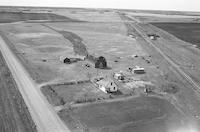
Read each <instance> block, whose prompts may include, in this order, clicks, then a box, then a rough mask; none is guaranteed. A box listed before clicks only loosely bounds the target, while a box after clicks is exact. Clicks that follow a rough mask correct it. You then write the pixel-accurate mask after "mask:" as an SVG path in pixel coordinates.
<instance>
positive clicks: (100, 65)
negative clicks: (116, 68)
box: [95, 56, 107, 69]
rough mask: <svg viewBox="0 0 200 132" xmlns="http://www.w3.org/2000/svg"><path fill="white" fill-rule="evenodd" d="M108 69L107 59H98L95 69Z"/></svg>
mask: <svg viewBox="0 0 200 132" xmlns="http://www.w3.org/2000/svg"><path fill="white" fill-rule="evenodd" d="M106 67H107V62H106V58H105V57H103V56H100V57H99V58H97V59H96V61H95V68H100V69H104V68H106Z"/></svg>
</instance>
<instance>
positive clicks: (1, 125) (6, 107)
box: [0, 53, 37, 132]
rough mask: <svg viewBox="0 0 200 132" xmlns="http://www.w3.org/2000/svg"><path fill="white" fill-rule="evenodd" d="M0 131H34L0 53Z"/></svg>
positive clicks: (31, 121) (33, 125)
mask: <svg viewBox="0 0 200 132" xmlns="http://www.w3.org/2000/svg"><path fill="white" fill-rule="evenodd" d="M0 131H1V132H36V131H37V130H36V128H35V124H34V122H33V120H32V118H31V115H30V113H29V111H28V108H27V106H26V104H25V102H24V100H23V98H22V96H21V94H20V92H19V91H18V89H17V85H16V83H15V81H14V79H13V77H12V75H11V73H10V71H9V69H8V67H7V65H6V63H5V60H4V59H3V56H2V54H1V53H0Z"/></svg>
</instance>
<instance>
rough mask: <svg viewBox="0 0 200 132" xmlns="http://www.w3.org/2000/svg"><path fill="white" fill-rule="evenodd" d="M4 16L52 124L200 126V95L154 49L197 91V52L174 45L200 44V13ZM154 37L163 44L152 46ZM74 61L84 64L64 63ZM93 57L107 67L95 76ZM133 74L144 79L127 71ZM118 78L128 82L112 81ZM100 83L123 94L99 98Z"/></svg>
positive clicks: (117, 131)
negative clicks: (113, 86) (135, 69)
mask: <svg viewBox="0 0 200 132" xmlns="http://www.w3.org/2000/svg"><path fill="white" fill-rule="evenodd" d="M0 15H1V16H2V19H1V18H0V22H2V23H3V24H1V25H0V35H1V36H2V38H3V40H4V41H5V42H6V44H7V45H8V46H9V47H10V49H11V50H12V52H13V53H14V55H16V57H17V58H18V59H19V60H20V63H21V64H22V65H23V66H24V67H25V69H26V70H27V72H28V74H30V77H31V78H32V79H33V82H34V83H36V84H35V85H36V86H35V87H33V88H36V89H34V90H37V91H39V93H40V92H41V99H44V103H45V102H46V103H47V104H48V103H49V104H50V105H49V104H48V107H49V108H51V110H53V112H52V111H50V113H51V112H52V113H55V114H54V115H53V114H52V115H51V116H50V117H52V118H51V119H53V120H54V119H55V118H53V117H56V116H55V115H56V112H57V114H58V115H59V116H60V118H61V119H62V120H63V121H64V123H65V124H66V126H67V127H69V128H70V129H71V130H72V131H74V132H77V131H78V132H79V131H80V132H82V131H84V132H121V131H125V132H131V131H135V132H146V131H147V130H148V131H149V132H161V131H162V132H171V131H172V132H174V131H179V128H184V127H187V125H194V126H195V127H196V125H197V126H199V124H200V122H199V119H200V111H199V109H200V96H199V94H198V93H197V91H195V89H194V88H193V86H192V85H191V84H190V83H189V82H188V80H186V79H185V78H184V77H183V76H181V74H180V73H179V71H177V70H176V68H174V67H173V65H171V63H169V62H168V60H167V59H166V57H164V56H163V55H162V54H160V52H158V50H156V49H155V48H154V47H153V46H152V45H156V46H158V48H159V49H160V50H161V52H163V54H165V55H166V56H167V57H169V58H170V59H171V60H172V61H173V62H174V63H175V64H177V67H178V68H181V69H183V71H184V72H186V73H187V74H188V75H189V76H191V78H192V79H193V80H194V81H196V82H197V83H199V82H200V80H199V75H200V72H199V71H200V70H199V68H198V67H200V63H199V56H200V52H199V49H198V48H195V47H193V46H192V45H190V44H188V43H186V42H183V41H182V40H180V39H177V38H176V37H175V36H177V37H179V35H180V37H179V38H181V37H182V38H183V40H184V39H187V41H188V42H191V43H195V44H197V43H199V39H198V37H197V36H198V33H199V31H198V30H199V29H198V28H196V27H198V24H194V23H190V22H194V21H198V18H199V16H198V13H196V14H195V13H191V14H190V13H188V12H182V13H181V12H174V14H173V13H172V12H160V13H158V12H156V11H155V12H154V11H152V12H151V11H150V12H148V11H126V10H124V11H122V12H120V10H112V9H110V10H103V9H79V8H77V9H73V8H72V9H65V8H62V9H59V8H54V9H51V8H25V7H24V8H23V7H21V8H12V10H10V12H9V8H2V12H0ZM24 21H26V22H24ZM181 21H182V23H181V24H180V23H168V22H181ZM5 22H7V23H5ZM15 22H17V23H15ZM148 22H167V23H153V25H155V24H157V25H155V26H153V25H151V24H150V23H148ZM185 22H189V23H190V24H189V26H186V25H187V24H186V23H185ZM156 26H157V27H159V26H161V27H162V29H165V28H166V31H167V29H168V30H170V31H168V32H169V33H168V32H166V31H164V30H161V29H159V28H157V27H156ZM174 29H175V30H174ZM186 30H187V32H186ZM141 32H142V33H144V34H145V35H142V34H141ZM149 33H156V34H158V35H159V36H160V37H159V38H158V39H157V40H154V41H153V40H150V39H149V38H148V35H147V34H149ZM170 33H171V34H170ZM175 34H176V35H175ZM188 34H189V35H188ZM186 37H187V38H186ZM182 38H181V39H182ZM147 39H149V41H151V42H149V41H147ZM185 41H186V40H185ZM151 44H152V45H151ZM74 56H81V57H85V59H81V60H79V61H75V62H70V63H64V61H63V59H65V58H70V57H72V58H73V57H74ZM88 56H89V57H88ZM91 56H92V57H93V58H98V57H99V56H103V57H105V58H106V62H107V65H108V66H107V67H106V68H105V69H97V68H95V61H96V59H94V61H91V59H90V57H91ZM134 66H141V67H142V68H144V69H145V72H144V73H143V74H136V73H133V72H131V71H129V70H128V69H131V68H133V67H134ZM116 72H122V73H123V74H124V75H125V78H126V81H121V82H120V81H118V80H117V79H114V78H113V75H114V73H116ZM99 77H104V78H106V79H111V80H113V81H114V82H115V83H116V84H117V86H118V91H117V92H116V93H105V92H103V91H101V90H100V89H99V88H98V86H96V85H97V84H95V82H94V80H95V79H97V78H99ZM29 79H30V78H29ZM30 80H31V79H30ZM148 88H150V89H152V91H150V92H149V93H148V92H145V90H146V89H148ZM31 96H32V95H31ZM41 102H42V101H41ZM43 107H45V105H43ZM45 108H46V107H45ZM54 110H55V111H54ZM40 112H41V113H42V112H44V111H42V110H41V111H40ZM60 118H58V119H60ZM47 119H49V118H47ZM56 119H57V118H56ZM43 121H45V119H44V120H43ZM49 123H50V125H51V124H53V123H54V124H57V120H55V121H52V122H49ZM47 126H48V124H47ZM51 126H52V128H54V126H53V125H51ZM56 127H59V123H58V124H57V125H55V128H56ZM46 130H49V128H48V129H46ZM186 130H187V129H186Z"/></svg>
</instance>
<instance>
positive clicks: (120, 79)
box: [113, 73, 125, 81]
mask: <svg viewBox="0 0 200 132" xmlns="http://www.w3.org/2000/svg"><path fill="white" fill-rule="evenodd" d="M113 77H114V78H115V79H116V80H118V81H123V80H124V79H125V76H124V75H123V73H114V75H113Z"/></svg>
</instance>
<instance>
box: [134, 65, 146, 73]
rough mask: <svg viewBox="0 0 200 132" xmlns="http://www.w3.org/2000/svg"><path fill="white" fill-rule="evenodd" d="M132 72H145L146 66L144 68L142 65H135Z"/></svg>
mask: <svg viewBox="0 0 200 132" xmlns="http://www.w3.org/2000/svg"><path fill="white" fill-rule="evenodd" d="M132 72H133V73H136V74H143V73H145V71H144V68H143V67H140V66H135V67H134V68H133V69H132Z"/></svg>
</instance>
